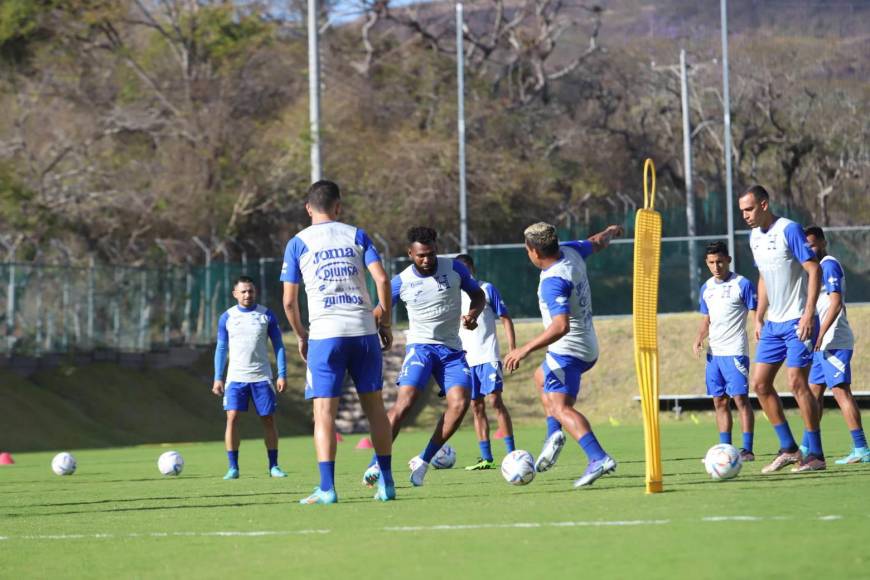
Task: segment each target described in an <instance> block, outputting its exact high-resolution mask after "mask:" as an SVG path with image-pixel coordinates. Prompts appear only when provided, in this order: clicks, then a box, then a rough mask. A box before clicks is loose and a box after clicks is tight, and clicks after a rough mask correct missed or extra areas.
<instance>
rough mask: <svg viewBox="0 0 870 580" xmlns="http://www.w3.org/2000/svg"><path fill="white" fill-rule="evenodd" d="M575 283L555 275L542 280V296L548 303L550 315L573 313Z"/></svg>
mask: <svg viewBox="0 0 870 580" xmlns="http://www.w3.org/2000/svg"><path fill="white" fill-rule="evenodd" d="M573 291H574V284H572V283H571V282H570V281H568V280H566V279H564V278H559V277H556V276H553V277H552V278H547V279H546V280H544V281H543V282H541V298H542V299H543V300H544V303H545V304H546V305H547V310H548V311H549V312H550V316H558V315H560V314H570V313H571V302H570V301H571V293H572V292H573Z"/></svg>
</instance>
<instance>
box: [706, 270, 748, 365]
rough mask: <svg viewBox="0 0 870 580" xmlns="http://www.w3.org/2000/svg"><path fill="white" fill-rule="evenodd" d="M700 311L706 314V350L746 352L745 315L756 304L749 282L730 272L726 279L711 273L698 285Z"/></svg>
mask: <svg viewBox="0 0 870 580" xmlns="http://www.w3.org/2000/svg"><path fill="white" fill-rule="evenodd" d="M700 303H701V314H706V315H708V316H709V317H710V338H709V343H710V354H712V355H713V356H748V353H749V343H748V341H747V340H746V315H747V314H748V313H749V311H750V310H755V309H756V308H757V300H756V296H755V290H754V289H753V288H752V283H751V282H750V281H749V280H747V279H746V278H744V277H743V276H741V275H740V274H735V273H734V272H731V274H730V275H729V277H728V279H727V280H723V281H721V282H720V281H718V280H716V278H715V276H714V277H711V278H710V279H709V280H707V281H706V282H704V284H703V285H702V286H701V300H700Z"/></svg>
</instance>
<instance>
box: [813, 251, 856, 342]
mask: <svg viewBox="0 0 870 580" xmlns="http://www.w3.org/2000/svg"><path fill="white" fill-rule="evenodd" d="M821 266H822V289H823V292H820V293H819V300H818V302H816V312H817V313H818V315H819V321H820V322H822V321H824V320H825V317H826V316H827V314H828V309H829V308H830V307H831V297H830V294H832V293H833V292H838V293H839V294H840V299H841V300H842V308H840V313H839V314H838V315H837V318H835V319H834V323H833V324H831V326H830V328H828V332H826V333H825V336H824V337H822V350H834V349H844V350H854V348H855V336H854V335H853V334H852V328H851V327H850V326H849V321H848V320H847V319H846V274H845V273H844V272H843V267H842V266H841V265H840V262H839V261H838V260H837V258H835V257H833V256H825V257H824V258H822V261H821Z"/></svg>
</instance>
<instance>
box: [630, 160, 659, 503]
mask: <svg viewBox="0 0 870 580" xmlns="http://www.w3.org/2000/svg"><path fill="white" fill-rule="evenodd" d="M655 197H656V169H655V165H654V164H653V161H652V159H647V160H646V162H645V163H644V165H643V209H639V210H638V211H637V216H636V218H635V227H634V296H633V310H634V364H635V368H636V370H637V384H638V387H639V388H640V398H641V405H642V407H643V430H644V448H645V451H646V492H647V493H658V492H660V491H662V447H661V435H660V433H659V346H658V332H657V330H656V313H657V310H658V297H659V263H660V261H661V246H662V216H661V214H659V212H657V211H655V209H654V208H655Z"/></svg>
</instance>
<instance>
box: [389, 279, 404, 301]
mask: <svg viewBox="0 0 870 580" xmlns="http://www.w3.org/2000/svg"><path fill="white" fill-rule="evenodd" d="M390 289H391V292H392V294H393V304H395V303H396V302H398V300H399V297H400V296H401V294H402V277H401V276H399V275H398V274H396V275H395V276H393V279H392V280H390Z"/></svg>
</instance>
